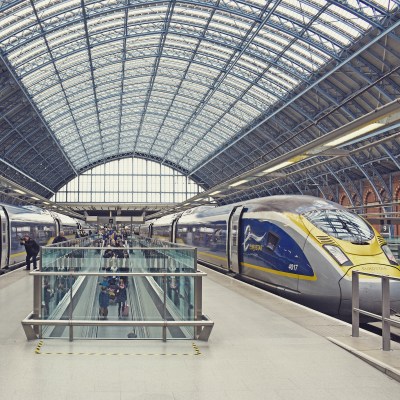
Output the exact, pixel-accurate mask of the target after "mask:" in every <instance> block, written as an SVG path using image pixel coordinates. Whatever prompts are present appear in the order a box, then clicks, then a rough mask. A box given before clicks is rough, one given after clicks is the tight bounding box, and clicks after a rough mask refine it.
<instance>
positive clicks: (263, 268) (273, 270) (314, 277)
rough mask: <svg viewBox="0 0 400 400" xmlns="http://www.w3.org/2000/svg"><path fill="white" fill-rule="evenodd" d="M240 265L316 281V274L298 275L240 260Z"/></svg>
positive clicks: (288, 276)
mask: <svg viewBox="0 0 400 400" xmlns="http://www.w3.org/2000/svg"><path fill="white" fill-rule="evenodd" d="M241 265H243V266H244V267H247V268H251V269H257V270H259V271H263V272H267V273H268V274H274V275H280V276H285V277H287V278H296V279H301V280H303V281H316V280H317V276H316V275H313V276H307V275H299V274H292V273H290V272H283V271H277V270H275V269H271V268H267V267H260V266H258V265H253V264H249V263H244V262H242V263H241Z"/></svg>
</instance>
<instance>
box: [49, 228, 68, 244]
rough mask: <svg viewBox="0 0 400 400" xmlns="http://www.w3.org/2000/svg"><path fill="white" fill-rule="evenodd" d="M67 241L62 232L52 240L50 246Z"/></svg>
mask: <svg viewBox="0 0 400 400" xmlns="http://www.w3.org/2000/svg"><path fill="white" fill-rule="evenodd" d="M67 240H68V239H67V238H66V237H65V236H64V231H60V234H59V235H58V236H56V237H55V238H54V239H53V243H52V244H56V243H61V242H66V241H67Z"/></svg>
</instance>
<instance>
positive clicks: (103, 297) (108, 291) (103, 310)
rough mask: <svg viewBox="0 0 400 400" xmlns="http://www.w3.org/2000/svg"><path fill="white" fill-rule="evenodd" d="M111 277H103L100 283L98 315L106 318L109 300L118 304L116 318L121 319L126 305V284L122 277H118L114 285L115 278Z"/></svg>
mask: <svg viewBox="0 0 400 400" xmlns="http://www.w3.org/2000/svg"><path fill="white" fill-rule="evenodd" d="M112 279H113V278H108V277H104V279H103V281H102V282H101V283H100V286H101V290H100V293H99V307H100V308H99V315H100V318H103V319H107V316H108V306H109V305H110V300H112V301H114V302H115V303H117V304H118V318H119V319H121V318H122V317H123V316H124V314H126V310H127V309H128V305H127V300H128V296H127V292H126V285H125V281H124V280H123V279H119V281H118V284H117V285H115V280H114V281H113V280H112Z"/></svg>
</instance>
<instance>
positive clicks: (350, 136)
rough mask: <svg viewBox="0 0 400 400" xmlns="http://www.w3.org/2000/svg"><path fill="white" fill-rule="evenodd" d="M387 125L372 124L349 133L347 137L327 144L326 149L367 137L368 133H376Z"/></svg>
mask: <svg viewBox="0 0 400 400" xmlns="http://www.w3.org/2000/svg"><path fill="white" fill-rule="evenodd" d="M384 125H385V124H383V123H380V122H374V123H372V124H369V125H367V126H364V127H362V128H360V129H356V130H355V131H353V132H349V133H348V134H347V135H344V136H342V137H339V138H337V139H335V140H332V141H331V142H328V143H325V144H324V145H323V146H324V147H335V146H338V145H340V144H343V143H345V142H349V141H350V140H353V139H356V138H358V137H359V136H362V135H365V134H366V133H369V132H371V131H374V130H375V129H379V128H382V126H384Z"/></svg>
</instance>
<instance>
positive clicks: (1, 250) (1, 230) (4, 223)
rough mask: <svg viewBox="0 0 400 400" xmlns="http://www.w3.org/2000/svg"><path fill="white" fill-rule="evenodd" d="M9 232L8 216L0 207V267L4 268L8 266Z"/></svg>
mask: <svg viewBox="0 0 400 400" xmlns="http://www.w3.org/2000/svg"><path fill="white" fill-rule="evenodd" d="M8 232H9V223H8V216H7V214H6V212H5V211H4V209H3V208H2V207H0V240H1V247H0V262H1V264H0V266H1V268H4V267H5V266H6V265H8V262H9V259H10V236H9V234H8Z"/></svg>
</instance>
